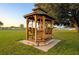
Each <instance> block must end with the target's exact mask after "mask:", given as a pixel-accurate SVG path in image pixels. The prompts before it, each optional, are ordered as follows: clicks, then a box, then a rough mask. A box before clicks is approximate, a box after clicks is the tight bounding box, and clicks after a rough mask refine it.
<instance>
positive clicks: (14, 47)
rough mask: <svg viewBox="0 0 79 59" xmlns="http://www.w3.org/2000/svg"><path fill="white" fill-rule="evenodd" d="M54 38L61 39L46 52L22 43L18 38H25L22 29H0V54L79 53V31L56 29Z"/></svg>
mask: <svg viewBox="0 0 79 59" xmlns="http://www.w3.org/2000/svg"><path fill="white" fill-rule="evenodd" d="M54 38H55V39H60V40H62V41H61V42H60V43H59V44H57V45H56V46H55V47H53V48H51V49H50V50H49V51H48V52H43V51H40V50H38V49H36V48H33V47H31V46H27V45H24V44H22V43H20V42H18V41H19V40H23V39H25V31H24V30H0V54H1V55H40V54H41V55H72V54H73V55H77V54H79V33H77V32H76V31H66V30H62V31H60V30H56V31H54Z"/></svg>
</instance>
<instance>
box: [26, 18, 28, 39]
mask: <svg viewBox="0 0 79 59" xmlns="http://www.w3.org/2000/svg"><path fill="white" fill-rule="evenodd" d="M26 40H28V17H26Z"/></svg>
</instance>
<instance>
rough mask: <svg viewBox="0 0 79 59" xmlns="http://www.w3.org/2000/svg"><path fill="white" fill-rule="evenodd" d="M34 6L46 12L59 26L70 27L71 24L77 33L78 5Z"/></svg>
mask: <svg viewBox="0 0 79 59" xmlns="http://www.w3.org/2000/svg"><path fill="white" fill-rule="evenodd" d="M35 6H39V7H41V8H42V9H43V10H45V11H47V14H48V15H50V16H52V17H54V18H55V19H56V20H57V21H58V22H59V23H60V24H65V25H68V26H70V25H69V24H70V23H73V24H75V25H76V27H77V31H78V32H79V4H77V3H75V4H73V3H41V4H40V3H37V4H35Z"/></svg>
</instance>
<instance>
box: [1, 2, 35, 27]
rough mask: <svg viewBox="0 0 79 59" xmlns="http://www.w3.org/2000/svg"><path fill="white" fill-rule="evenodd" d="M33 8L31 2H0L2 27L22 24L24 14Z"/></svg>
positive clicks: (23, 22)
mask: <svg viewBox="0 0 79 59" xmlns="http://www.w3.org/2000/svg"><path fill="white" fill-rule="evenodd" d="M33 8H34V4H33V3H13V4H12V3H0V21H1V22H3V23H4V25H3V27H10V26H20V24H24V26H25V23H26V22H25V19H24V17H23V16H24V15H25V14H28V13H31V12H32V9H33Z"/></svg>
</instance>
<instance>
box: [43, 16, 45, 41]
mask: <svg viewBox="0 0 79 59" xmlns="http://www.w3.org/2000/svg"><path fill="white" fill-rule="evenodd" d="M43 41H45V16H43Z"/></svg>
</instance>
